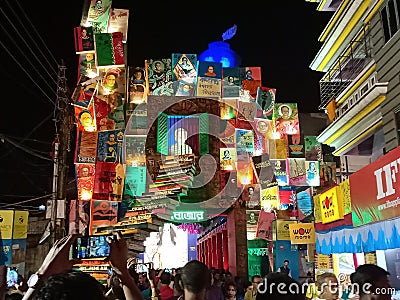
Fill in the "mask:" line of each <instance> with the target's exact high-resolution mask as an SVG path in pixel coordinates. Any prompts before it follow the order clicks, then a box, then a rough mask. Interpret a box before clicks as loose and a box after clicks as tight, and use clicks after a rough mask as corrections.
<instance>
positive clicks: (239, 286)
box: [234, 276, 246, 299]
mask: <svg viewBox="0 0 400 300" xmlns="http://www.w3.org/2000/svg"><path fill="white" fill-rule="evenodd" d="M234 282H235V284H236V296H237V297H240V298H242V299H244V293H245V291H246V290H245V286H244V285H245V284H244V282H243V279H242V278H241V277H240V276H235V277H234Z"/></svg>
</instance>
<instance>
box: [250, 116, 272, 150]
mask: <svg viewBox="0 0 400 300" xmlns="http://www.w3.org/2000/svg"><path fill="white" fill-rule="evenodd" d="M271 138H272V121H271V120H267V119H258V118H255V119H254V154H256V155H261V154H264V153H268V143H267V140H268V139H271Z"/></svg>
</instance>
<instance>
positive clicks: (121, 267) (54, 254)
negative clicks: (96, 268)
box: [23, 232, 143, 300]
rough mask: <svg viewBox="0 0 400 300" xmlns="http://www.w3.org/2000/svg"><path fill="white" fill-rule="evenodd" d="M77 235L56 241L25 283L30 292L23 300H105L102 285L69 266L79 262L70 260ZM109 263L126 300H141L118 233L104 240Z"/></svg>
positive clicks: (124, 246)
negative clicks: (106, 243) (108, 249)
mask: <svg viewBox="0 0 400 300" xmlns="http://www.w3.org/2000/svg"><path fill="white" fill-rule="evenodd" d="M78 236H79V235H68V236H65V237H63V238H61V239H59V240H58V241H56V242H55V243H54V245H53V247H52V248H51V249H50V251H49V253H48V254H47V256H46V258H45V259H44V261H43V263H42V265H41V267H40V268H39V270H38V271H37V272H36V273H35V274H33V275H32V276H31V277H30V278H29V280H28V286H29V289H28V290H27V292H26V293H25V295H24V298H23V300H28V299H33V298H35V299H37V300H60V299H62V300H101V299H104V300H105V299H106V297H105V289H104V287H103V285H102V284H101V283H100V282H99V281H97V280H96V279H95V278H93V277H92V276H90V275H89V274H87V273H83V272H81V271H73V270H72V266H73V265H74V264H77V263H80V262H81V260H76V259H72V260H70V259H69V252H70V248H71V246H72V244H73V243H74V242H75V240H76V238H77V237H78ZM107 241H108V243H109V244H110V255H109V261H110V263H111V266H112V268H113V271H114V272H115V274H116V275H117V276H118V278H119V280H120V282H121V284H122V287H123V291H124V295H125V298H126V300H143V297H142V295H141V293H140V290H139V288H138V287H137V285H136V284H135V282H134V280H133V278H132V277H131V276H130V274H129V271H128V268H127V260H128V246H127V243H126V241H125V239H124V238H123V236H122V234H121V233H120V232H117V233H116V235H115V236H114V237H113V238H111V237H108V238H107Z"/></svg>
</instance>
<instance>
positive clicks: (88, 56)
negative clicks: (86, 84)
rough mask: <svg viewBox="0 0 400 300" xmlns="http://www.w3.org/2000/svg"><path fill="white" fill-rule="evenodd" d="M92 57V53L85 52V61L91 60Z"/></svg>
mask: <svg viewBox="0 0 400 300" xmlns="http://www.w3.org/2000/svg"><path fill="white" fill-rule="evenodd" d="M93 59H94V53H91V52H89V53H86V61H91V60H93Z"/></svg>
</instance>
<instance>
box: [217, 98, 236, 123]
mask: <svg viewBox="0 0 400 300" xmlns="http://www.w3.org/2000/svg"><path fill="white" fill-rule="evenodd" d="M219 111H220V117H221V119H223V120H231V119H234V118H236V113H237V99H222V100H221V101H220V104H219Z"/></svg>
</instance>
